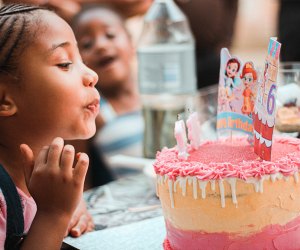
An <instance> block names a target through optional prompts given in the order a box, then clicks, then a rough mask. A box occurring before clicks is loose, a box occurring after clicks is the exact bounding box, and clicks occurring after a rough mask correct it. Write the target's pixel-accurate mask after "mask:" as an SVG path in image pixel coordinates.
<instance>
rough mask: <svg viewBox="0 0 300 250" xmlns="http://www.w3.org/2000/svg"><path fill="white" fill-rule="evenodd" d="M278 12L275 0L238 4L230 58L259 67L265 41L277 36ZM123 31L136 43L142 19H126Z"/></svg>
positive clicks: (249, 0)
mask: <svg viewBox="0 0 300 250" xmlns="http://www.w3.org/2000/svg"><path fill="white" fill-rule="evenodd" d="M198 1H199V0H198ZM278 10H279V0H239V2H238V13H237V19H236V23H235V31H234V36H233V42H232V47H231V48H229V49H230V52H231V54H232V55H236V56H238V57H240V58H241V60H243V61H245V60H252V61H253V62H254V63H255V64H256V65H257V66H261V67H262V66H263V65H264V60H265V57H266V50H267V47H268V43H269V38H270V37H271V36H277V33H278V32H277V27H278ZM127 27H128V29H129V30H130V32H131V34H132V36H133V41H134V42H135V43H137V41H138V37H139V36H140V32H141V30H142V27H143V17H142V16H136V17H132V18H130V19H128V21H127Z"/></svg>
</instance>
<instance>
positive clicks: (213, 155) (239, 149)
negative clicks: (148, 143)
mask: <svg viewBox="0 0 300 250" xmlns="http://www.w3.org/2000/svg"><path fill="white" fill-rule="evenodd" d="M188 153H189V157H188V159H187V160H180V159H179V158H178V151H177V149H176V148H175V147H174V148H171V149H168V148H163V149H162V151H161V152H158V153H157V155H156V161H155V163H154V169H155V172H156V174H159V175H168V177H169V178H170V179H173V180H174V179H175V178H176V177H177V176H196V177H197V178H198V179H199V180H210V179H223V178H226V177H237V178H240V179H243V180H246V179H247V178H249V177H256V178H260V177H261V176H263V175H268V174H275V173H278V172H280V173H282V174H283V175H285V176H288V175H291V174H293V173H295V172H296V171H298V169H299V167H300V139H295V138H290V137H278V138H276V137H275V138H274V139H273V145H272V161H263V160H261V159H260V158H259V157H258V156H257V155H256V154H255V153H254V151H253V147H252V146H251V145H249V143H248V142H247V138H246V137H237V138H234V139H233V140H232V142H231V141H229V140H228V139H226V140H219V141H206V142H204V143H202V144H201V146H200V148H199V149H198V150H193V149H192V148H191V147H189V152H188Z"/></svg>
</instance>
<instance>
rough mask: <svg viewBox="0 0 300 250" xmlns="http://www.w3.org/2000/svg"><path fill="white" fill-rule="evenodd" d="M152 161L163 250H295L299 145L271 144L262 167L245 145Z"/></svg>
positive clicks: (172, 153)
mask: <svg viewBox="0 0 300 250" xmlns="http://www.w3.org/2000/svg"><path fill="white" fill-rule="evenodd" d="M188 154H189V156H188V158H187V159H186V160H184V159H180V158H179V157H178V149H177V148H176V147H174V148H163V149H162V151H161V152H158V153H157V157H156V161H155V163H154V169H155V172H156V174H157V195H158V196H159V198H160V201H161V204H162V208H163V213H164V218H165V224H166V231H167V235H166V240H165V242H164V249H173V250H177V249H189V250H193V249H198V250H199V249H205V250H207V249H209V250H217V249H231V250H233V249H236V250H238V249H239V250H240V249H243V250H245V249H251V250H255V249H259V250H261V249H267V250H270V249H277V250H279V249H280V250H282V249H284V250H287V249H300V237H299V235H300V183H299V181H298V172H299V167H300V140H299V139H294V138H286V137H277V138H276V137H275V138H273V146H272V160H271V161H263V160H261V159H260V158H258V156H257V155H256V154H255V153H254V152H253V147H252V146H251V145H250V144H249V143H248V142H247V139H246V137H234V138H233V139H232V140H230V139H223V140H219V141H205V142H203V143H202V144H201V145H200V147H199V148H198V149H192V148H191V147H190V145H189V146H188Z"/></svg>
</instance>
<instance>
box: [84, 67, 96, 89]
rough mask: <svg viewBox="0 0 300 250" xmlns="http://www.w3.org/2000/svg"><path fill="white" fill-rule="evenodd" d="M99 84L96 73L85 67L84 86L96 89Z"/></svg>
mask: <svg viewBox="0 0 300 250" xmlns="http://www.w3.org/2000/svg"><path fill="white" fill-rule="evenodd" d="M97 82H98V75H97V73H96V72H95V71H93V70H91V69H90V68H88V67H87V66H85V74H84V76H83V84H84V85H85V86H89V87H94V86H95V85H96V84H97Z"/></svg>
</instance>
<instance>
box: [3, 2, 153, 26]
mask: <svg viewBox="0 0 300 250" xmlns="http://www.w3.org/2000/svg"><path fill="white" fill-rule="evenodd" d="M151 1H152V0H63V1H61V0H3V3H27V4H35V5H40V6H43V7H47V8H49V9H51V10H55V12H56V13H57V14H58V15H60V16H61V17H62V18H64V19H65V20H66V21H67V22H70V21H71V20H72V18H73V17H74V16H75V15H76V14H77V13H78V12H79V11H80V10H81V9H82V7H83V6H84V5H85V4H91V3H101V4H110V5H111V6H113V7H114V8H116V9H117V10H118V11H120V12H121V13H122V14H123V15H124V16H125V17H132V16H135V15H139V14H143V13H145V11H146V10H147V9H148V7H149V5H150V4H151Z"/></svg>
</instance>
